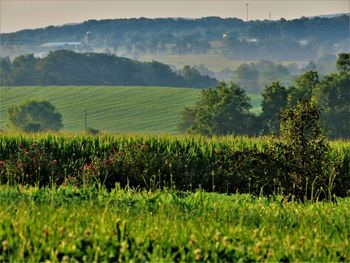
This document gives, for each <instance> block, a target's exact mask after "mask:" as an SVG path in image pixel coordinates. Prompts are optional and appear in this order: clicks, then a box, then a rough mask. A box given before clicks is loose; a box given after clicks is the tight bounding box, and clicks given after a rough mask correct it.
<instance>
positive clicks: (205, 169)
mask: <svg viewBox="0 0 350 263" xmlns="http://www.w3.org/2000/svg"><path fill="white" fill-rule="evenodd" d="M310 135H312V134H310ZM307 140H308V141H307V142H305V143H304V144H305V146H300V143H299V141H296V142H295V143H294V142H293V141H289V140H287V141H286V142H285V143H283V144H281V143H276V142H274V141H271V140H268V139H264V140H262V141H255V140H254V139H244V138H226V139H225V138H220V139H208V138H203V137H192V136H191V137H185V138H176V137H175V138H174V137H131V136H128V137H111V136H95V137H91V136H89V137H88V136H84V137H67V136H61V135H60V136H58V135H47V136H38V137H32V136H6V135H1V137H0V180H1V183H3V184H6V183H10V184H32V185H34V184H37V185H51V184H53V183H54V184H57V185H62V184H71V185H77V186H82V185H84V184H86V185H94V184H99V185H104V186H106V187H107V188H114V187H115V184H116V183H119V184H120V185H121V186H122V187H126V186H130V187H136V188H137V187H141V188H145V189H149V190H153V189H157V188H175V189H178V190H195V189H198V188H202V189H204V190H205V191H215V192H222V193H234V192H240V193H252V194H255V195H259V194H264V195H265V194H266V195H271V194H276V193H280V194H284V195H293V194H294V195H298V197H300V198H304V196H300V195H302V193H304V192H302V191H304V190H305V188H304V186H305V184H304V183H305V180H306V178H307V177H310V178H309V179H308V180H309V181H308V186H307V189H309V190H310V189H311V186H312V184H313V183H314V184H313V187H314V192H313V195H314V197H315V196H317V194H320V196H319V197H320V198H321V197H325V195H323V194H324V193H323V192H322V193H320V192H319V191H320V188H318V187H321V186H322V187H323V191H324V192H326V193H327V197H328V196H330V195H332V194H333V193H334V194H336V195H337V196H346V195H347V194H348V192H349V189H350V179H349V178H350V167H349V164H350V151H349V146H343V147H342V148H339V147H335V148H334V149H333V148H332V150H331V155H328V153H327V152H326V150H327V151H328V148H327V146H326V145H327V144H325V146H324V148H322V147H321V146H322V145H323V144H322V143H323V141H322V140H321V139H316V140H313V139H312V138H311V139H310V140H309V139H307ZM302 147H304V148H302ZM304 151H306V152H305V153H304ZM323 153H327V154H326V155H325V156H321V155H322V154H323ZM328 156H330V157H329V158H331V160H332V164H331V165H330V166H329V167H328V168H327V169H324V165H323V164H324V160H326V159H325V158H328ZM318 165H320V167H318ZM303 168H305V169H308V170H305V171H303V170H302V169H303ZM328 169H330V170H331V171H332V173H330V176H336V178H335V180H333V179H332V178H333V177H325V176H323V175H324V174H325V172H326V171H328ZM315 173H319V174H317V176H318V179H317V180H316V182H312V180H314V179H315ZM327 175H328V174H327ZM299 178H300V179H299ZM329 179H331V181H330V182H331V183H332V184H329ZM332 180H333V181H334V183H333V181H332ZM325 184H326V186H325ZM328 186H330V187H328ZM299 187H300V189H301V190H300V191H299V190H297V189H299ZM328 191H329V192H330V194H329V193H328ZM306 197H307V198H310V197H311V193H310V192H308V196H306Z"/></svg>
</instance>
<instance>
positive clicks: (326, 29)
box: [1, 15, 349, 60]
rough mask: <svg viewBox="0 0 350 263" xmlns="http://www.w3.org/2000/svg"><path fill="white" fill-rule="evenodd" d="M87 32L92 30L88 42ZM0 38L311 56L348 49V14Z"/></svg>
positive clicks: (85, 27)
mask: <svg viewBox="0 0 350 263" xmlns="http://www.w3.org/2000/svg"><path fill="white" fill-rule="evenodd" d="M86 32H91V34H90V35H89V40H88V41H87V40H86ZM1 40H2V41H1V42H2V43H1V47H2V48H4V50H5V49H6V47H11V46H14V45H16V46H17V45H20V46H21V48H22V49H23V50H26V51H28V50H29V51H30V50H32V51H31V52H34V49H38V48H39V47H40V45H41V44H43V43H47V42H66V41H68V42H69V41H74V42H75V41H79V42H81V43H82V46H81V48H82V49H84V50H87V49H89V50H94V49H95V48H96V49H97V48H98V49H100V50H101V48H102V49H103V48H104V49H107V48H108V49H109V50H111V51H112V52H113V53H118V54H121V53H123V54H129V55H130V54H147V53H150V54H154V53H166V54H169V53H172V54H179V55H182V54H208V53H210V52H218V53H221V54H223V55H225V56H231V57H232V58H235V59H241V60H257V59H273V60H305V59H308V60H310V59H315V58H317V57H319V56H320V54H335V53H336V52H339V51H342V52H348V51H349V45H348V44H349V16H348V15H342V16H337V17H332V18H322V17H315V18H307V17H302V18H299V19H294V20H286V19H283V18H282V19H280V20H275V21H270V20H264V21H249V22H244V21H243V20H240V19H236V18H220V17H205V18H201V19H174V18H164V19H146V18H139V19H108V20H100V21H97V20H89V21H86V22H83V23H80V24H76V25H63V26H48V27H46V28H40V29H34V30H21V31H18V32H14V33H3V34H1ZM14 41H15V42H14ZM12 42H13V43H12ZM34 47H36V48H34ZM12 51H13V50H12ZM18 52H23V51H21V49H20V50H18Z"/></svg>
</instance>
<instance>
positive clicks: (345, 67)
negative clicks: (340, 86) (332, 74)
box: [336, 53, 350, 73]
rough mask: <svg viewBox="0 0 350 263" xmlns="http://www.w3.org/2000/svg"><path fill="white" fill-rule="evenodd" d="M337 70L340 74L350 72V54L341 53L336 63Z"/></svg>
mask: <svg viewBox="0 0 350 263" xmlns="http://www.w3.org/2000/svg"><path fill="white" fill-rule="evenodd" d="M336 67H337V70H338V71H340V72H348V73H349V72H350V53H340V54H339V55H338V58H337V62H336Z"/></svg>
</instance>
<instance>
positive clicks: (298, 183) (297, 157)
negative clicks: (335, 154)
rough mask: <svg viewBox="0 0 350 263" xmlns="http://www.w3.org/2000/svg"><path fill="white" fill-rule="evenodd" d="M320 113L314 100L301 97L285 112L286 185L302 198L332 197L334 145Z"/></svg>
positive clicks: (283, 116) (283, 134)
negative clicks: (287, 170)
mask: <svg viewBox="0 0 350 263" xmlns="http://www.w3.org/2000/svg"><path fill="white" fill-rule="evenodd" d="M320 114H321V110H320V109H319V108H318V107H317V104H316V102H315V101H314V100H300V101H299V102H298V103H297V105H296V106H295V107H292V108H286V109H285V110H283V111H282V118H281V133H282V138H283V143H284V151H285V158H286V159H287V160H288V162H289V163H290V167H289V170H290V171H289V172H288V177H287V178H285V179H286V180H288V181H289V182H288V181H287V182H286V183H285V185H286V186H287V187H289V190H288V189H287V191H288V192H289V193H291V194H293V195H295V196H296V197H297V198H298V199H314V198H315V197H319V196H321V197H325V195H327V194H329V196H328V197H329V198H330V197H331V196H330V193H331V190H332V189H331V188H332V185H331V180H330V178H329V175H330V174H329V171H330V168H331V167H330V166H331V165H330V159H329V150H330V147H329V145H328V142H327V141H326V138H325V136H324V132H323V130H322V129H321V126H320V121H319V119H320ZM291 188H292V189H291ZM327 190H328V191H327Z"/></svg>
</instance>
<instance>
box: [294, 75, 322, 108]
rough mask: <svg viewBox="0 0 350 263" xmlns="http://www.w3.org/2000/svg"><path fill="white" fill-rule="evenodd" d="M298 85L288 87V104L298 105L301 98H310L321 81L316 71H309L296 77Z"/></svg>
mask: <svg viewBox="0 0 350 263" xmlns="http://www.w3.org/2000/svg"><path fill="white" fill-rule="evenodd" d="M295 82H296V86H295V87H291V88H289V89H288V105H289V106H292V107H293V106H296V104H297V103H298V101H299V100H310V99H311V97H312V96H313V95H314V92H315V90H316V86H317V85H318V83H319V77H318V73H317V72H316V71H307V72H305V73H303V74H301V75H300V76H298V78H297V79H296V81H295Z"/></svg>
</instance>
